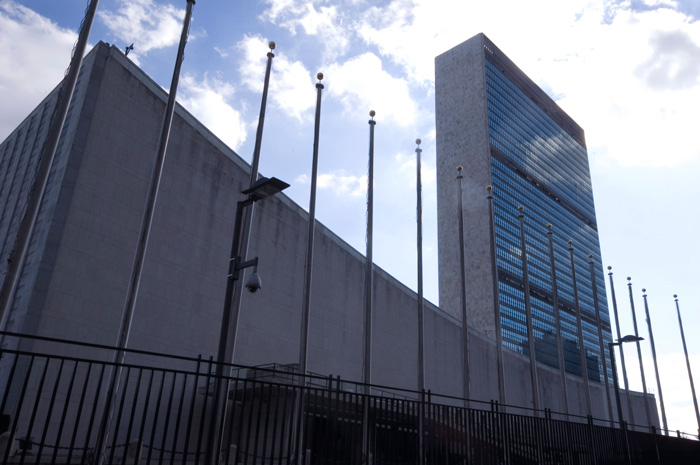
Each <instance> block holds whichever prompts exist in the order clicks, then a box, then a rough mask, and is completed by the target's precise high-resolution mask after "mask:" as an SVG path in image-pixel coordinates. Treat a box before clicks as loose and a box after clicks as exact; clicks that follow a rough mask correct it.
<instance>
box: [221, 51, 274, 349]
mask: <svg viewBox="0 0 700 465" xmlns="http://www.w3.org/2000/svg"><path fill="white" fill-rule="evenodd" d="M276 46H277V45H276V44H275V42H273V41H270V43H269V44H268V47H269V48H270V51H269V52H267V67H266V69H265V78H264V81H263V92H262V100H261V102H260V114H259V116H258V128H257V130H256V133H255V146H254V147H253V158H252V161H251V164H250V182H249V185H248V187H249V188H252V187H253V184H255V181H257V180H258V166H259V165H260V149H261V146H262V137H263V127H264V124H265V110H266V107H267V93H268V89H269V87H270V73H271V70H272V59H273V58H274V57H275V54H274V53H273V52H272V51H273V50H274V49H275V48H276ZM255 203H256V202H253V203H251V204H250V205H249V206H248V208H247V209H246V210H245V211H244V212H243V222H242V223H241V225H242V226H241V240H240V244H241V248H240V253H239V254H238V255H240V257H241V260H242V261H245V260H246V257H247V256H248V249H249V247H250V237H251V232H252V229H253V215H254V214H255ZM237 252H238V251H237ZM244 273H245V271H244ZM244 283H245V279H240V280H238V282H231V285H232V286H235V287H232V288H231V289H230V290H227V295H228V294H229V293H231V304H230V306H229V307H228V310H227V312H226V314H227V315H230V317H227V318H230V320H229V321H228V324H226V325H224V324H222V326H221V336H220V338H221V340H222V341H226V346H225V352H224V353H223V354H222V353H221V352H220V353H219V357H220V358H218V359H217V360H218V361H219V363H222V362H223V363H233V361H234V359H235V352H236V340H237V336H238V322H239V319H240V314H241V299H242V297H243V286H244ZM236 284H238V285H237V286H236ZM222 355H223V357H221V356H222Z"/></svg>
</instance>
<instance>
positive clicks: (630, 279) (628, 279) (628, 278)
mask: <svg viewBox="0 0 700 465" xmlns="http://www.w3.org/2000/svg"><path fill="white" fill-rule="evenodd" d="M627 281H632V278H630V277H629V276H627ZM630 284H632V283H630Z"/></svg>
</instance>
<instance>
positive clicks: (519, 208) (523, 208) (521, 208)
mask: <svg viewBox="0 0 700 465" xmlns="http://www.w3.org/2000/svg"><path fill="white" fill-rule="evenodd" d="M523 210H525V207H523V206H522V205H520V206H519V207H518V211H519V212H520V213H522V212H523Z"/></svg>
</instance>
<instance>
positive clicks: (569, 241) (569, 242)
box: [566, 239, 574, 245]
mask: <svg viewBox="0 0 700 465" xmlns="http://www.w3.org/2000/svg"><path fill="white" fill-rule="evenodd" d="M566 243H567V244H569V245H571V244H573V243H574V241H572V240H571V239H569V240H568V241H566Z"/></svg>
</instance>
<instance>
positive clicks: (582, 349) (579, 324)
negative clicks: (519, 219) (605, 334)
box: [568, 240, 593, 417]
mask: <svg viewBox="0 0 700 465" xmlns="http://www.w3.org/2000/svg"><path fill="white" fill-rule="evenodd" d="M573 243H574V241H572V240H569V242H568V244H569V256H570V258H571V280H572V283H573V287H574V305H575V307H576V308H575V310H576V329H577V331H578V344H579V355H580V360H581V379H582V381H583V393H584V395H585V398H586V415H587V416H588V417H592V416H593V413H592V411H591V391H590V384H589V382H588V363H587V360H586V345H585V343H584V340H583V319H582V318H581V304H580V303H579V298H578V285H577V283H576V264H575V262H574V246H573Z"/></svg>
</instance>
